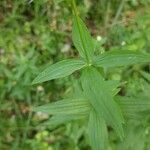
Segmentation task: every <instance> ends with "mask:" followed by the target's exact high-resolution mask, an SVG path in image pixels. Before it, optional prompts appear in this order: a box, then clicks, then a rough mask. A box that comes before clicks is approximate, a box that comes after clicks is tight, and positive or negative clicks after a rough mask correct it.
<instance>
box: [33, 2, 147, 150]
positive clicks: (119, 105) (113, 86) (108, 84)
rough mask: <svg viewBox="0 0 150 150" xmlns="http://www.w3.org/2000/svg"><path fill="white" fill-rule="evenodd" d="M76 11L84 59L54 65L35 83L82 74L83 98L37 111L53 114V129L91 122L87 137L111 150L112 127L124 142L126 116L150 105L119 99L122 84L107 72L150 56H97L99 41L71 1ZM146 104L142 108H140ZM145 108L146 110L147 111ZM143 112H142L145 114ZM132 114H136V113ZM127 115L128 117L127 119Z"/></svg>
mask: <svg viewBox="0 0 150 150" xmlns="http://www.w3.org/2000/svg"><path fill="white" fill-rule="evenodd" d="M71 5H72V8H73V29H72V38H73V43H74V45H75V47H76V49H77V50H78V52H79V55H80V58H74V59H67V60H62V61H60V62H57V63H55V64H52V65H50V66H49V67H48V68H47V69H45V70H44V71H43V72H41V73H40V74H39V75H38V76H37V77H36V78H35V79H34V81H33V84H36V83H42V82H45V81H49V80H53V79H57V78H62V77H66V76H68V75H71V74H72V73H74V72H75V71H77V70H78V71H80V73H81V76H80V78H79V79H78V81H79V82H80V92H79V93H80V94H79V95H78V97H74V98H69V99H64V100H60V101H57V102H54V103H50V104H46V105H43V106H39V107H36V108H34V111H41V112H45V113H48V114H51V115H52V117H51V118H50V120H48V121H47V122H46V124H48V125H50V126H57V125H59V124H62V123H65V122H68V121H72V120H79V119H86V120H87V122H88V126H87V133H88V136H89V141H90V145H91V147H92V149H93V150H107V146H108V144H107V143H108V131H107V126H111V127H112V128H113V129H114V130H115V131H116V133H117V135H118V136H119V137H120V138H121V139H123V137H124V131H123V124H124V123H125V120H124V118H125V117H126V115H127V116H128V114H126V112H127V111H128V110H131V109H130V108H131V106H134V110H136V108H138V110H141V109H142V108H143V109H144V110H148V109H150V102H149V101H147V100H145V101H141V100H138V101H135V100H132V99H130V98H128V99H127V100H126V101H125V100H124V99H125V97H120V96H116V94H117V93H118V92H119V90H118V86H119V83H118V82H116V81H111V80H105V76H104V75H103V69H105V68H109V67H118V66H126V65H132V64H135V63H147V62H150V55H149V54H143V53H139V52H132V51H128V50H123V51H118V50H117V51H108V52H105V53H103V54H100V55H95V40H94V39H93V38H92V37H91V35H90V33H89V31H88V29H87V27H86V25H85V24H84V22H83V21H82V20H81V18H80V17H79V16H78V12H77V7H76V5H75V1H74V0H72V1H71ZM141 104H142V108H141V109H139V108H140V105H141ZM144 106H145V107H144ZM143 109H142V110H143ZM134 110H132V113H136V112H134ZM124 114H126V115H124Z"/></svg>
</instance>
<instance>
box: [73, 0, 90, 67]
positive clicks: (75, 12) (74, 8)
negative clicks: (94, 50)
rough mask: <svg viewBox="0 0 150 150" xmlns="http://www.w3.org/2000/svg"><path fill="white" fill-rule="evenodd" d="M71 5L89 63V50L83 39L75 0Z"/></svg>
mask: <svg viewBox="0 0 150 150" xmlns="http://www.w3.org/2000/svg"><path fill="white" fill-rule="evenodd" d="M71 6H72V9H73V13H74V15H75V19H76V20H77V26H78V29H79V34H80V38H81V42H82V45H83V50H84V53H85V57H86V61H87V63H88V64H90V59H89V58H88V55H87V51H86V46H85V43H84V40H83V38H84V37H83V35H82V32H81V26H80V23H79V16H78V10H77V6H76V3H75V0H72V4H71Z"/></svg>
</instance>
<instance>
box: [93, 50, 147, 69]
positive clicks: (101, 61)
mask: <svg viewBox="0 0 150 150" xmlns="http://www.w3.org/2000/svg"><path fill="white" fill-rule="evenodd" d="M148 62H150V55H149V54H143V53H139V52H132V51H118V50H117V51H109V52H106V53H104V54H101V55H99V56H96V57H95V59H94V65H95V66H98V67H120V66H126V65H132V64H136V63H148Z"/></svg>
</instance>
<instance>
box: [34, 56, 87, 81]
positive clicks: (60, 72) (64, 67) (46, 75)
mask: <svg viewBox="0 0 150 150" xmlns="http://www.w3.org/2000/svg"><path fill="white" fill-rule="evenodd" d="M84 66H85V63H84V61H83V60H73V59H72V60H71V59H70V60H63V61H61V62H58V63H56V64H54V65H51V66H50V67H48V68H46V69H45V70H44V71H43V72H42V73H40V74H39V75H38V76H37V78H35V79H34V81H33V84H35V83H41V82H44V81H49V80H52V79H57V78H62V77H65V76H68V75H70V74H72V73H73V72H74V71H76V70H79V69H81V68H83V67H84Z"/></svg>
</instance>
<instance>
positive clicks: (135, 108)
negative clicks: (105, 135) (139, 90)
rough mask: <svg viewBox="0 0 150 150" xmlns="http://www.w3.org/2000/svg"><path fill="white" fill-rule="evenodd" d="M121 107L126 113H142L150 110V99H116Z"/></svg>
mask: <svg viewBox="0 0 150 150" xmlns="http://www.w3.org/2000/svg"><path fill="white" fill-rule="evenodd" d="M116 99H117V101H118V103H119V105H120V107H121V108H122V110H123V111H124V112H128V113H129V112H134V113H137V112H141V111H147V110H150V97H148V96H143V97H141V96H139V97H121V96H117V97H116Z"/></svg>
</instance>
